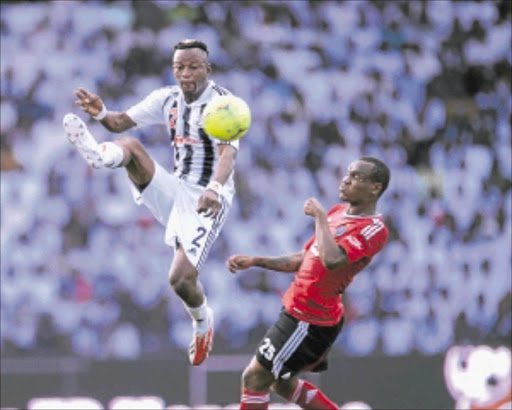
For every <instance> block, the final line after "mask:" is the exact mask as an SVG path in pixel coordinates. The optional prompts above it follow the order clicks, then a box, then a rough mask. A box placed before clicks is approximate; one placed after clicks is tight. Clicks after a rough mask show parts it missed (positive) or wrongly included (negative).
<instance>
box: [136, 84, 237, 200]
mask: <svg viewBox="0 0 512 410" xmlns="http://www.w3.org/2000/svg"><path fill="white" fill-rule="evenodd" d="M225 94H231V93H230V92H229V91H228V90H226V89H225V88H223V87H220V86H218V85H216V84H215V82H213V81H212V80H210V81H209V82H208V86H207V87H206V89H205V90H204V91H203V93H202V94H201V96H200V97H199V98H198V99H197V100H196V101H194V102H192V103H190V104H187V103H186V101H185V98H184V96H183V92H182V91H181V88H180V87H179V86H177V85H173V86H169V87H163V88H159V89H158V90H155V91H153V92H152V93H151V94H149V95H148V96H147V97H146V98H145V99H144V100H142V101H141V102H139V103H138V104H135V105H134V106H133V107H131V108H130V109H128V111H127V112H126V114H127V115H128V116H129V117H130V118H131V119H132V120H133V121H134V122H135V123H136V124H137V126H139V127H140V126H144V125H153V124H164V125H166V128H167V130H168V131H169V134H170V137H171V145H173V147H174V174H175V175H176V176H178V177H179V178H181V179H183V180H185V181H187V182H190V183H193V184H197V185H200V186H203V187H205V186H206V185H207V184H208V182H210V180H211V179H212V177H213V172H214V169H215V166H216V165H217V161H218V157H219V153H218V148H217V145H218V144H229V145H232V146H234V147H235V148H236V149H238V144H239V142H238V141H232V142H223V141H219V140H216V139H214V138H211V137H209V136H208V135H207V134H206V132H205V131H204V130H203V128H202V113H203V110H204V108H205V107H206V104H207V103H208V102H209V101H210V100H211V99H212V98H213V97H216V96H217V95H225ZM223 191H224V194H225V195H226V196H227V197H228V200H229V201H231V198H232V197H233V195H234V182H233V173H231V175H230V177H229V178H228V180H227V181H226V183H225V184H224V189H223Z"/></svg>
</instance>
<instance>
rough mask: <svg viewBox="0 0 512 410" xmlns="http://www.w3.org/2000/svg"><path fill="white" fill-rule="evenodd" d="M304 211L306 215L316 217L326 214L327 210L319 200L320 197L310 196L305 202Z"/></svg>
mask: <svg viewBox="0 0 512 410" xmlns="http://www.w3.org/2000/svg"><path fill="white" fill-rule="evenodd" d="M304 213H305V214H306V215H309V216H312V217H313V218H316V217H317V216H320V215H325V210H324V208H323V206H322V205H321V204H320V202H318V199H316V198H309V199H308V200H307V201H306V202H305V203H304Z"/></svg>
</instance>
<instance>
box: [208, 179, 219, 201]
mask: <svg viewBox="0 0 512 410" xmlns="http://www.w3.org/2000/svg"><path fill="white" fill-rule="evenodd" d="M206 189H209V190H211V191H213V192H215V193H216V194H217V195H218V196H219V197H220V196H221V195H222V184H221V183H220V182H217V181H210V182H209V183H208V185H206Z"/></svg>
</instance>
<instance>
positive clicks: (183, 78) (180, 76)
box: [172, 48, 211, 102]
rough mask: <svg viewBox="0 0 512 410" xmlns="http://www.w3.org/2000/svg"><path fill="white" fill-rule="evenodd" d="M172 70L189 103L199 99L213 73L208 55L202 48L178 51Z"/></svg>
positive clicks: (175, 54)
mask: <svg viewBox="0 0 512 410" xmlns="http://www.w3.org/2000/svg"><path fill="white" fill-rule="evenodd" d="M172 68H173V71H174V78H176V81H178V83H179V85H180V87H181V89H182V91H183V94H185V99H186V100H187V102H190V101H194V100H196V99H197V98H199V96H200V95H201V93H202V92H203V91H204V89H205V88H206V86H207V85H208V74H209V73H210V71H211V68H210V65H209V64H208V60H207V58H206V53H205V52H204V51H203V50H201V49H200V48H188V49H185V50H176V52H175V53H174V59H173V63H172Z"/></svg>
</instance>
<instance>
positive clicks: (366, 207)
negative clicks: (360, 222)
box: [347, 204, 377, 216]
mask: <svg viewBox="0 0 512 410" xmlns="http://www.w3.org/2000/svg"><path fill="white" fill-rule="evenodd" d="M376 212H377V211H376V204H350V205H349V207H348V209H347V215H356V216H365V215H369V216H370V215H375V214H376Z"/></svg>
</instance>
